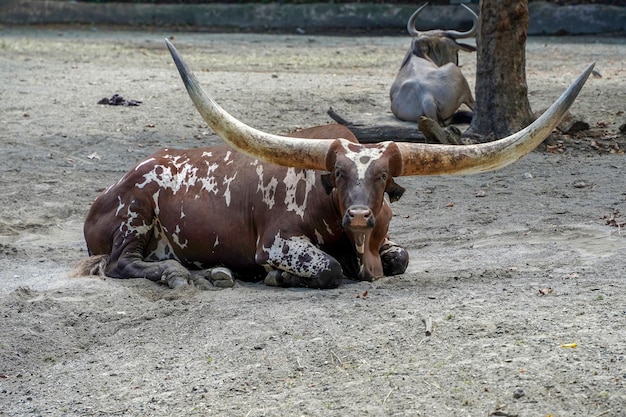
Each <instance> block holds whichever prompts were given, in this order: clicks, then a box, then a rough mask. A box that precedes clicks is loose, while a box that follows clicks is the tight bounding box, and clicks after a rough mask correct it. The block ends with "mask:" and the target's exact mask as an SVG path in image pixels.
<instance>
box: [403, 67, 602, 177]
mask: <svg viewBox="0 0 626 417" xmlns="http://www.w3.org/2000/svg"><path fill="white" fill-rule="evenodd" d="M594 65H595V62H594V63H592V64H590V65H589V66H588V67H587V69H585V70H584V71H583V72H582V73H581V74H580V75H579V76H578V78H577V79H576V81H574V82H573V83H572V85H570V86H569V87H568V88H567V90H565V92H564V93H563V94H562V95H561V97H559V99H558V100H557V101H555V102H554V104H552V105H551V106H550V108H549V109H548V110H546V111H545V112H544V113H543V114H542V115H541V116H540V117H539V118H538V119H537V120H535V121H534V122H533V123H531V124H530V125H528V126H526V127H525V128H524V129H522V130H520V131H519V132H517V133H514V134H512V135H510V136H507V137H505V138H502V139H499V140H496V141H493V142H487V143H480V144H476V145H465V146H456V145H432V144H423V143H406V142H396V145H397V146H398V148H399V150H400V153H401V156H402V161H403V165H402V171H401V174H400V175H445V174H477V173H481V172H486V171H492V170H495V169H499V168H502V167H505V166H507V165H509V164H512V163H513V162H515V161H517V160H518V159H520V158H521V157H523V156H524V155H526V154H528V153H529V152H531V151H532V150H533V149H535V148H536V147H537V146H539V144H540V143H541V142H543V140H544V139H545V138H546V137H547V136H548V135H549V134H550V132H552V130H553V129H554V128H555V127H556V125H557V124H558V123H559V122H560V121H561V118H562V117H563V115H564V114H565V113H566V112H567V110H568V109H569V108H570V106H571V105H572V103H573V102H574V100H575V99H576V97H577V96H578V93H579V92H580V90H581V89H582V87H583V85H585V81H587V78H588V77H589V74H591V71H592V70H593V67H594Z"/></svg>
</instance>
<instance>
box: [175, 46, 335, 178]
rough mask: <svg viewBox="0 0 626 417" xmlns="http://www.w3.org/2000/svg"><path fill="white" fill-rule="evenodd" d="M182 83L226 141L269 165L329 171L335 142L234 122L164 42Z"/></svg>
mask: <svg viewBox="0 0 626 417" xmlns="http://www.w3.org/2000/svg"><path fill="white" fill-rule="evenodd" d="M165 43H166V44H167V47H168V49H169V50H170V53H171V54H172V58H173V59H174V62H175V63H176V67H177V68H178V72H179V73H180V76H181V78H182V79H183V83H184V84H185V87H186V88H187V92H188V93H189V96H190V97H191V101H193V104H194V105H195V106H196V108H197V109H198V112H199V113H200V115H201V116H202V118H203V119H204V120H205V121H206V122H207V123H208V124H209V126H210V127H211V129H213V131H214V132H215V133H216V134H217V135H218V136H219V137H221V138H222V139H223V140H224V141H226V142H227V143H228V144H230V145H231V146H233V147H234V148H236V149H238V150H239V151H241V152H244V153H247V154H249V155H251V156H254V157H256V158H260V159H262V160H264V161H266V162H269V163H273V164H277V165H286V166H292V167H296V168H303V169H317V170H326V154H327V153H328V150H329V148H330V145H331V144H332V143H333V141H332V140H328V139H302V138H292V137H287V136H278V135H272V134H269V133H265V132H262V131H260V130H257V129H254V128H252V127H250V126H248V125H246V124H245V123H243V122H240V121H239V120H237V119H235V118H234V117H233V116H231V115H230V114H229V113H227V112H226V111H225V110H224V109H223V108H222V107H221V106H220V105H219V104H217V103H216V102H215V101H214V100H213V99H212V98H211V97H209V95H208V94H207V93H206V92H205V91H204V89H203V88H202V86H201V85H200V83H199V82H198V79H197V78H196V76H195V75H194V74H193V72H192V71H191V70H190V69H189V67H188V66H187V64H186V63H185V61H183V59H182V58H181V56H180V55H179V54H178V51H177V50H176V48H174V45H172V44H171V43H170V42H169V41H168V40H167V39H166V40H165Z"/></svg>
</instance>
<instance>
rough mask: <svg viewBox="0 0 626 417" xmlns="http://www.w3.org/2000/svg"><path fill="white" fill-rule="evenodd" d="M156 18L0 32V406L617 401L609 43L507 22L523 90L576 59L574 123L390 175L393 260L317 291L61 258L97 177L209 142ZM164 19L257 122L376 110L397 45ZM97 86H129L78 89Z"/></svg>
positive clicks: (621, 362) (475, 411)
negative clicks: (484, 163)
mask: <svg viewBox="0 0 626 417" xmlns="http://www.w3.org/2000/svg"><path fill="white" fill-rule="evenodd" d="M170 35H172V33H162V32H159V31H154V32H119V31H105V30H102V29H100V30H97V29H93V30H90V29H87V30H77V29H63V28H53V29H48V28H46V29H39V30H37V29H20V28H0V97H1V101H0V191H1V192H0V415H2V416H5V415H6V416H118V415H119V416H122V415H123V416H212V415H215V416H218V415H220V416H362V415H373V416H382V415H390V416H464V417H466V416H488V415H494V416H520V417H521V416H553V417H557V416H559V417H565V416H585V417H590V416H591V417H593V416H614V417H617V416H624V415H626V330H625V325H626V283H625V281H624V275H625V271H626V233H625V232H624V230H623V227H624V223H625V222H626V160H625V157H624V155H623V153H622V152H621V150H620V148H621V149H622V150H623V149H624V148H625V147H626V146H625V140H624V137H623V136H620V134H619V131H618V127H619V126H620V125H622V124H624V123H625V122H626V117H625V115H624V112H625V111H626V100H625V98H624V97H626V95H625V92H626V68H625V67H624V60H625V59H626V42H624V39H611V38H531V39H529V41H528V45H527V46H528V53H527V77H528V85H529V92H530V100H531V105H532V106H533V108H534V109H541V108H545V107H546V106H547V105H548V104H550V103H551V102H552V101H553V100H554V99H556V98H557V97H558V95H559V94H560V93H561V92H562V91H563V90H564V88H565V87H566V86H567V85H568V84H569V83H570V82H571V81H572V80H573V79H574V78H575V76H576V75H577V74H578V73H579V72H581V71H582V70H583V69H584V68H585V66H586V65H587V64H588V63H590V62H592V61H597V70H598V71H599V72H600V73H601V75H602V77H601V78H592V79H590V80H589V81H588V83H587V85H586V86H585V88H584V90H583V91H582V93H581V95H580V97H579V98H578V100H577V102H576V103H575V104H574V106H573V108H572V112H573V113H574V114H577V115H580V116H581V117H583V118H584V119H586V120H587V121H588V122H589V123H590V125H591V126H592V127H593V129H592V131H590V132H587V133H586V134H584V135H580V136H579V137H577V138H568V137H564V138H562V142H561V143H560V144H559V146H558V149H556V151H555V152H547V151H541V152H539V151H538V152H533V153H532V154H531V155H529V156H528V157H526V158H524V159H522V160H521V161H519V162H518V163H516V164H514V165H512V166H510V167H508V168H505V169H503V170H501V171H498V172H494V173H488V174H484V175H478V176H471V177H432V178H431V177H428V178H424V177H422V178H418V177H413V178H400V179H398V182H399V183H400V184H402V185H403V186H404V187H406V188H407V189H408V191H407V193H406V194H405V196H404V197H403V198H402V199H401V200H400V201H399V202H397V203H395V204H394V211H395V214H396V216H395V217H394V219H393V221H392V224H391V232H392V236H393V238H394V240H396V241H397V242H399V243H401V244H404V245H405V246H406V247H407V248H408V249H409V251H410V254H411V263H410V265H409V269H408V271H407V272H406V273H405V274H404V275H401V276H397V277H393V278H386V279H382V280H379V281H377V282H374V283H355V282H346V283H345V284H344V285H342V286H341V287H340V288H339V289H336V290H326V291H317V290H302V289H275V288H268V287H264V286H262V285H260V284H246V283H241V282H238V283H237V284H236V286H235V287H234V288H233V289H227V290H221V291H218V290H216V291H199V290H191V291H186V292H185V291H174V290H169V289H168V288H165V287H163V286H160V285H157V284H154V283H151V282H147V281H145V280H128V281H122V280H114V279H106V280H102V279H99V278H70V270H71V268H72V267H73V265H74V264H75V263H76V262H77V261H79V260H81V259H83V258H84V257H85V256H86V250H85V246H84V242H83V240H82V230H81V229H82V222H83V219H84V216H85V214H86V212H87V210H88V208H89V205H90V203H91V201H92V200H93V198H94V197H95V196H96V195H97V194H98V193H99V192H100V191H101V190H103V189H104V188H105V187H106V186H108V185H110V184H112V183H113V182H115V181H116V180H117V179H118V178H119V177H121V175H123V173H124V172H125V171H126V170H128V169H129V168H130V167H131V166H133V165H134V164H135V163H136V162H137V161H139V160H140V159H142V158H144V157H145V156H146V155H148V154H149V153H151V152H152V151H153V150H155V149H157V148H159V147H163V146H170V147H173V146H175V147H194V146H201V145H205V144H207V143H217V142H218V141H219V139H218V138H216V137H215V136H214V135H213V134H212V132H210V131H209V130H208V129H207V127H206V125H205V124H204V123H203V122H202V120H201V119H200V117H199V116H198V115H197V114H196V111H195V109H194V108H193V107H192V105H191V102H190V100H189V98H188V96H187V94H186V92H185V91H184V89H183V86H182V83H181V82H180V80H179V78H178V74H177V72H176V70H175V68H174V67H173V64H172V63H171V59H170V57H169V54H168V52H167V50H166V48H165V46H164V43H163V41H162V39H163V38H164V37H166V36H170ZM174 35H175V37H174V39H173V42H174V43H175V45H176V46H177V47H178V48H179V51H180V52H181V53H182V54H183V56H184V57H185V58H186V59H187V61H188V62H189V63H190V65H191V66H192V68H194V69H195V71H196V73H197V74H198V75H199V77H200V78H201V79H202V80H203V82H204V83H205V85H206V86H207V87H208V89H209V90H210V91H211V92H212V94H213V95H214V96H215V97H216V98H217V99H218V101H219V102H220V103H221V104H222V105H223V106H224V107H226V108H227V109H228V110H229V111H231V112H232V113H233V114H235V115H236V116H237V117H239V118H241V119H242V120H244V121H246V122H248V123H250V124H252V125H254V126H257V127H259V128H262V129H265V130H269V131H273V132H284V131H287V130H290V129H293V128H296V127H306V126H311V125H315V124H322V123H327V122H328V121H329V119H328V117H327V116H326V115H325V111H326V110H327V108H328V107H329V106H333V107H334V108H335V109H336V110H337V111H338V112H339V113H340V114H344V115H346V116H350V115H361V116H365V117H367V116H368V115H380V114H385V113H387V112H388V90H389V87H390V85H391V83H392V81H393V78H394V76H395V73H396V70H397V67H398V65H399V62H400V60H401V59H402V57H403V55H404V52H405V48H406V47H407V46H408V43H409V41H408V39H405V38H393V37H357V38H354V37H311V36H288V35H279V36H274V35H272V36H269V35H268V36H261V35H220V34H197V33H196V34H192V33H175V34H174ZM461 60H462V62H463V64H464V72H465V74H466V75H467V76H468V79H469V80H470V83H471V84H472V85H473V83H474V78H473V74H474V71H475V57H474V56H472V55H462V57H461ZM114 93H119V94H121V95H122V96H124V97H125V98H127V99H134V100H141V101H142V104H141V105H140V106H138V107H114V106H105V105H98V104H96V103H97V101H98V100H100V99H101V98H103V97H110V96H111V95H113V94H114ZM620 225H621V227H618V226H620ZM423 319H424V320H426V319H427V320H432V322H433V331H432V335H430V336H426V335H425V331H424V329H425V326H424V324H423V321H422V320H423ZM572 343H575V344H576V347H567V346H568V345H567V344H572ZM569 346H573V345H569Z"/></svg>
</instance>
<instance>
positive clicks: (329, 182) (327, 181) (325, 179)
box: [321, 173, 335, 194]
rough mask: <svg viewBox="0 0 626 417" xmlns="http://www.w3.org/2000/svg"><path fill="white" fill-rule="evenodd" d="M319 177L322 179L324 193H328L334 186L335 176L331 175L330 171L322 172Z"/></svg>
mask: <svg viewBox="0 0 626 417" xmlns="http://www.w3.org/2000/svg"><path fill="white" fill-rule="evenodd" d="M321 179H322V185H323V186H324V190H326V194H330V193H331V192H332V191H333V188H335V181H334V179H335V176H334V175H332V174H331V173H329V174H322V175H321Z"/></svg>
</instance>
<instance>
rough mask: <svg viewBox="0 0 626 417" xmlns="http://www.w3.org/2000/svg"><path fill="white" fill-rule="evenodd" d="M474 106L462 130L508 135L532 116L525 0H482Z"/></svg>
mask: <svg viewBox="0 0 626 417" xmlns="http://www.w3.org/2000/svg"><path fill="white" fill-rule="evenodd" d="M479 7H480V28H479V30H478V35H477V38H476V47H477V52H476V53H477V63H476V107H475V109H474V117H473V119H472V123H471V124H470V127H469V129H468V130H467V132H465V135H466V136H470V137H473V138H475V139H477V140H479V141H481V142H484V141H489V140H494V139H499V138H502V137H505V136H508V135H510V134H512V133H515V132H517V131H518V130H520V129H522V128H524V127H526V126H527V125H529V124H530V123H532V121H533V120H534V115H533V113H532V110H531V108H530V103H529V102H528V87H527V85H526V50H525V49H526V35H527V31H528V0H480V5H479Z"/></svg>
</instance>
